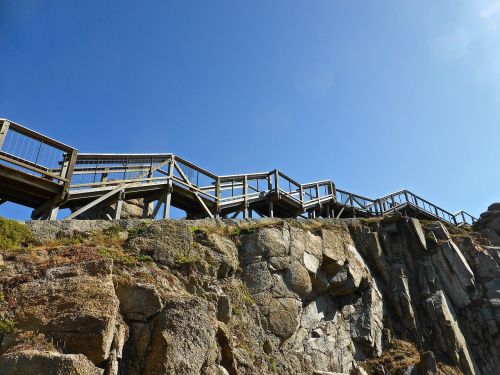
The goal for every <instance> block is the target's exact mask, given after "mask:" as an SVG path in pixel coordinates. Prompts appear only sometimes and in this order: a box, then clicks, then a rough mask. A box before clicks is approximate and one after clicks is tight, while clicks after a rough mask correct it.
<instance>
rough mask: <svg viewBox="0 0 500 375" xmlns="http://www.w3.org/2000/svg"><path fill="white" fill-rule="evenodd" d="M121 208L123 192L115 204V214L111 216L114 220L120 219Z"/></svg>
mask: <svg viewBox="0 0 500 375" xmlns="http://www.w3.org/2000/svg"><path fill="white" fill-rule="evenodd" d="M122 208H123V194H120V196H119V197H118V200H117V201H116V204H115V215H114V217H113V219H114V220H120V218H121V216H122Z"/></svg>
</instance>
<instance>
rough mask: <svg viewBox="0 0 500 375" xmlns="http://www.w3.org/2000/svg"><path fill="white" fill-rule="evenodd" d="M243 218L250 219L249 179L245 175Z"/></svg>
mask: <svg viewBox="0 0 500 375" xmlns="http://www.w3.org/2000/svg"><path fill="white" fill-rule="evenodd" d="M243 204H244V207H243V218H244V219H247V218H248V178H247V176H246V175H245V177H243Z"/></svg>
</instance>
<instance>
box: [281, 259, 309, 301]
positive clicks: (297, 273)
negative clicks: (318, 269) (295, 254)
mask: <svg viewBox="0 0 500 375" xmlns="http://www.w3.org/2000/svg"><path fill="white" fill-rule="evenodd" d="M285 283H286V285H287V286H288V287H289V288H290V290H292V291H294V292H295V293H297V294H298V295H299V296H301V297H305V296H307V295H308V294H309V293H311V291H312V284H311V278H310V277H309V273H308V272H307V269H306V268H305V267H304V266H303V265H302V264H300V263H299V262H298V261H296V260H294V261H292V263H291V264H290V267H289V268H288V269H287V270H286V272H285Z"/></svg>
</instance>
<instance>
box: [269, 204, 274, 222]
mask: <svg viewBox="0 0 500 375" xmlns="http://www.w3.org/2000/svg"><path fill="white" fill-rule="evenodd" d="M269 217H271V218H273V217H274V203H273V202H272V201H270V202H269Z"/></svg>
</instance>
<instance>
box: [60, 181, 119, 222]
mask: <svg viewBox="0 0 500 375" xmlns="http://www.w3.org/2000/svg"><path fill="white" fill-rule="evenodd" d="M127 186H128V185H122V186H118V187H117V188H116V189H113V190H111V191H110V192H108V193H106V194H104V195H103V196H101V197H99V198H97V199H96V200H94V201H92V202H90V203H89V204H87V205H85V206H83V207H82V208H80V209H78V210H76V211H75V212H73V213H72V214H71V215H69V216H68V217H66V218H65V219H64V220H71V219H74V218H75V217H77V216H78V215H80V214H82V213H84V212H85V211H87V210H89V209H91V208H92V207H94V206H96V205H98V204H99V203H101V202H103V201H105V200H106V199H108V198H110V197H112V196H113V195H116V194H118V193H120V192H122V191H123V190H124V189H125V188H126V187H127Z"/></svg>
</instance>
